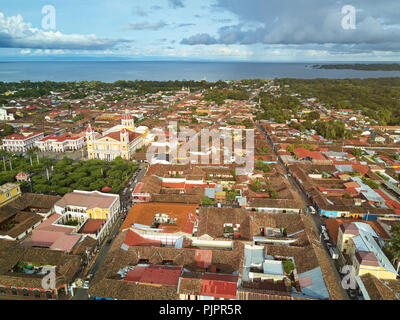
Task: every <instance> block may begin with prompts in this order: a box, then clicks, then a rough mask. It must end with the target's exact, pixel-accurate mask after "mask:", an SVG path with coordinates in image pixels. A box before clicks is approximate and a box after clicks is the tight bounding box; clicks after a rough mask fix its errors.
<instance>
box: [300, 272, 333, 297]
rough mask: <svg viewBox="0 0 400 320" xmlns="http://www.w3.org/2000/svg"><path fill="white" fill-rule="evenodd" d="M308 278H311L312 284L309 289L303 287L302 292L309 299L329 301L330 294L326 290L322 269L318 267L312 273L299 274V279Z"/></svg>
mask: <svg viewBox="0 0 400 320" xmlns="http://www.w3.org/2000/svg"><path fill="white" fill-rule="evenodd" d="M306 276H309V277H310V278H311V280H312V284H311V285H310V286H309V287H301V291H302V292H303V293H304V294H305V295H306V296H309V297H313V298H318V299H329V292H328V289H327V288H326V285H325V281H324V278H323V276H322V271H321V268H320V267H317V268H315V269H312V270H310V271H307V272H304V273H301V274H299V279H301V278H302V277H306Z"/></svg>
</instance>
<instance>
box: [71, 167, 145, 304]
mask: <svg viewBox="0 0 400 320" xmlns="http://www.w3.org/2000/svg"><path fill="white" fill-rule="evenodd" d="M146 172H147V164H139V167H138V169H137V170H136V172H135V173H134V174H133V176H132V178H131V180H130V181H129V182H128V184H127V186H126V188H125V189H124V190H123V191H122V193H121V194H120V201H121V207H120V208H121V210H120V213H119V216H118V218H117V220H116V221H115V223H114V225H113V227H112V229H111V232H110V234H109V235H108V236H107V237H105V238H104V239H103V241H102V243H101V244H100V249H99V251H98V252H97V254H96V256H95V257H94V258H93V259H92V261H91V263H90V264H89V266H87V267H86V269H87V270H88V271H86V272H85V273H84V275H83V278H84V279H85V278H86V277H87V276H88V275H91V279H93V277H94V275H95V274H96V272H97V271H98V270H99V269H100V267H101V265H102V264H103V262H104V260H105V258H106V257H107V254H108V251H109V250H110V247H111V245H112V242H113V240H114V238H115V236H116V235H117V234H118V232H119V229H120V227H121V225H122V223H123V221H124V220H125V217H126V215H127V213H128V212H129V210H130V209H131V205H132V201H131V196H130V195H131V194H132V192H131V191H130V190H131V189H132V190H134V188H136V185H137V184H138V183H139V182H140V180H141V179H143V177H144V176H145V174H146ZM87 299H89V297H88V294H87V289H85V288H77V289H76V294H75V296H74V297H73V298H72V300H87Z"/></svg>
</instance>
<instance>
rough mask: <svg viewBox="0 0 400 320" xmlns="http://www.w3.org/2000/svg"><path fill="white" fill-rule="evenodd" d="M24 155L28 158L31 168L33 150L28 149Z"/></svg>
mask: <svg viewBox="0 0 400 320" xmlns="http://www.w3.org/2000/svg"><path fill="white" fill-rule="evenodd" d="M26 154H27V155H28V156H29V161H30V163H31V167H32V157H33V156H34V155H35V151H34V150H33V149H29V150H28V151H27V152H26Z"/></svg>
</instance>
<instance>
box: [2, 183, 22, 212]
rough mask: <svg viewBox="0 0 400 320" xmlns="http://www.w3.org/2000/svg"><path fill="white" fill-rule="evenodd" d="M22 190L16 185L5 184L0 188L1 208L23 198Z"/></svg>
mask: <svg viewBox="0 0 400 320" xmlns="http://www.w3.org/2000/svg"><path fill="white" fill-rule="evenodd" d="M21 194H22V193H21V189H20V188H19V185H18V184H16V183H10V182H9V183H5V184H3V185H2V186H0V207H2V206H4V205H5V204H7V203H9V202H11V201H13V200H14V199H16V198H18V197H20V196H21Z"/></svg>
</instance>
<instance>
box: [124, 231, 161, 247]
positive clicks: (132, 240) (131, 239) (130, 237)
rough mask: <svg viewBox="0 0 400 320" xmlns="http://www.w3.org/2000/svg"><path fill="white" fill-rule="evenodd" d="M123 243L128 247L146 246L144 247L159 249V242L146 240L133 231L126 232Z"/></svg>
mask: <svg viewBox="0 0 400 320" xmlns="http://www.w3.org/2000/svg"><path fill="white" fill-rule="evenodd" d="M124 243H125V244H126V245H128V246H131V247H134V246H146V247H159V246H161V241H157V240H152V239H146V238H144V237H142V236H141V235H140V234H138V233H136V232H135V231H132V230H128V232H127V234H126V237H125V240H124Z"/></svg>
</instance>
